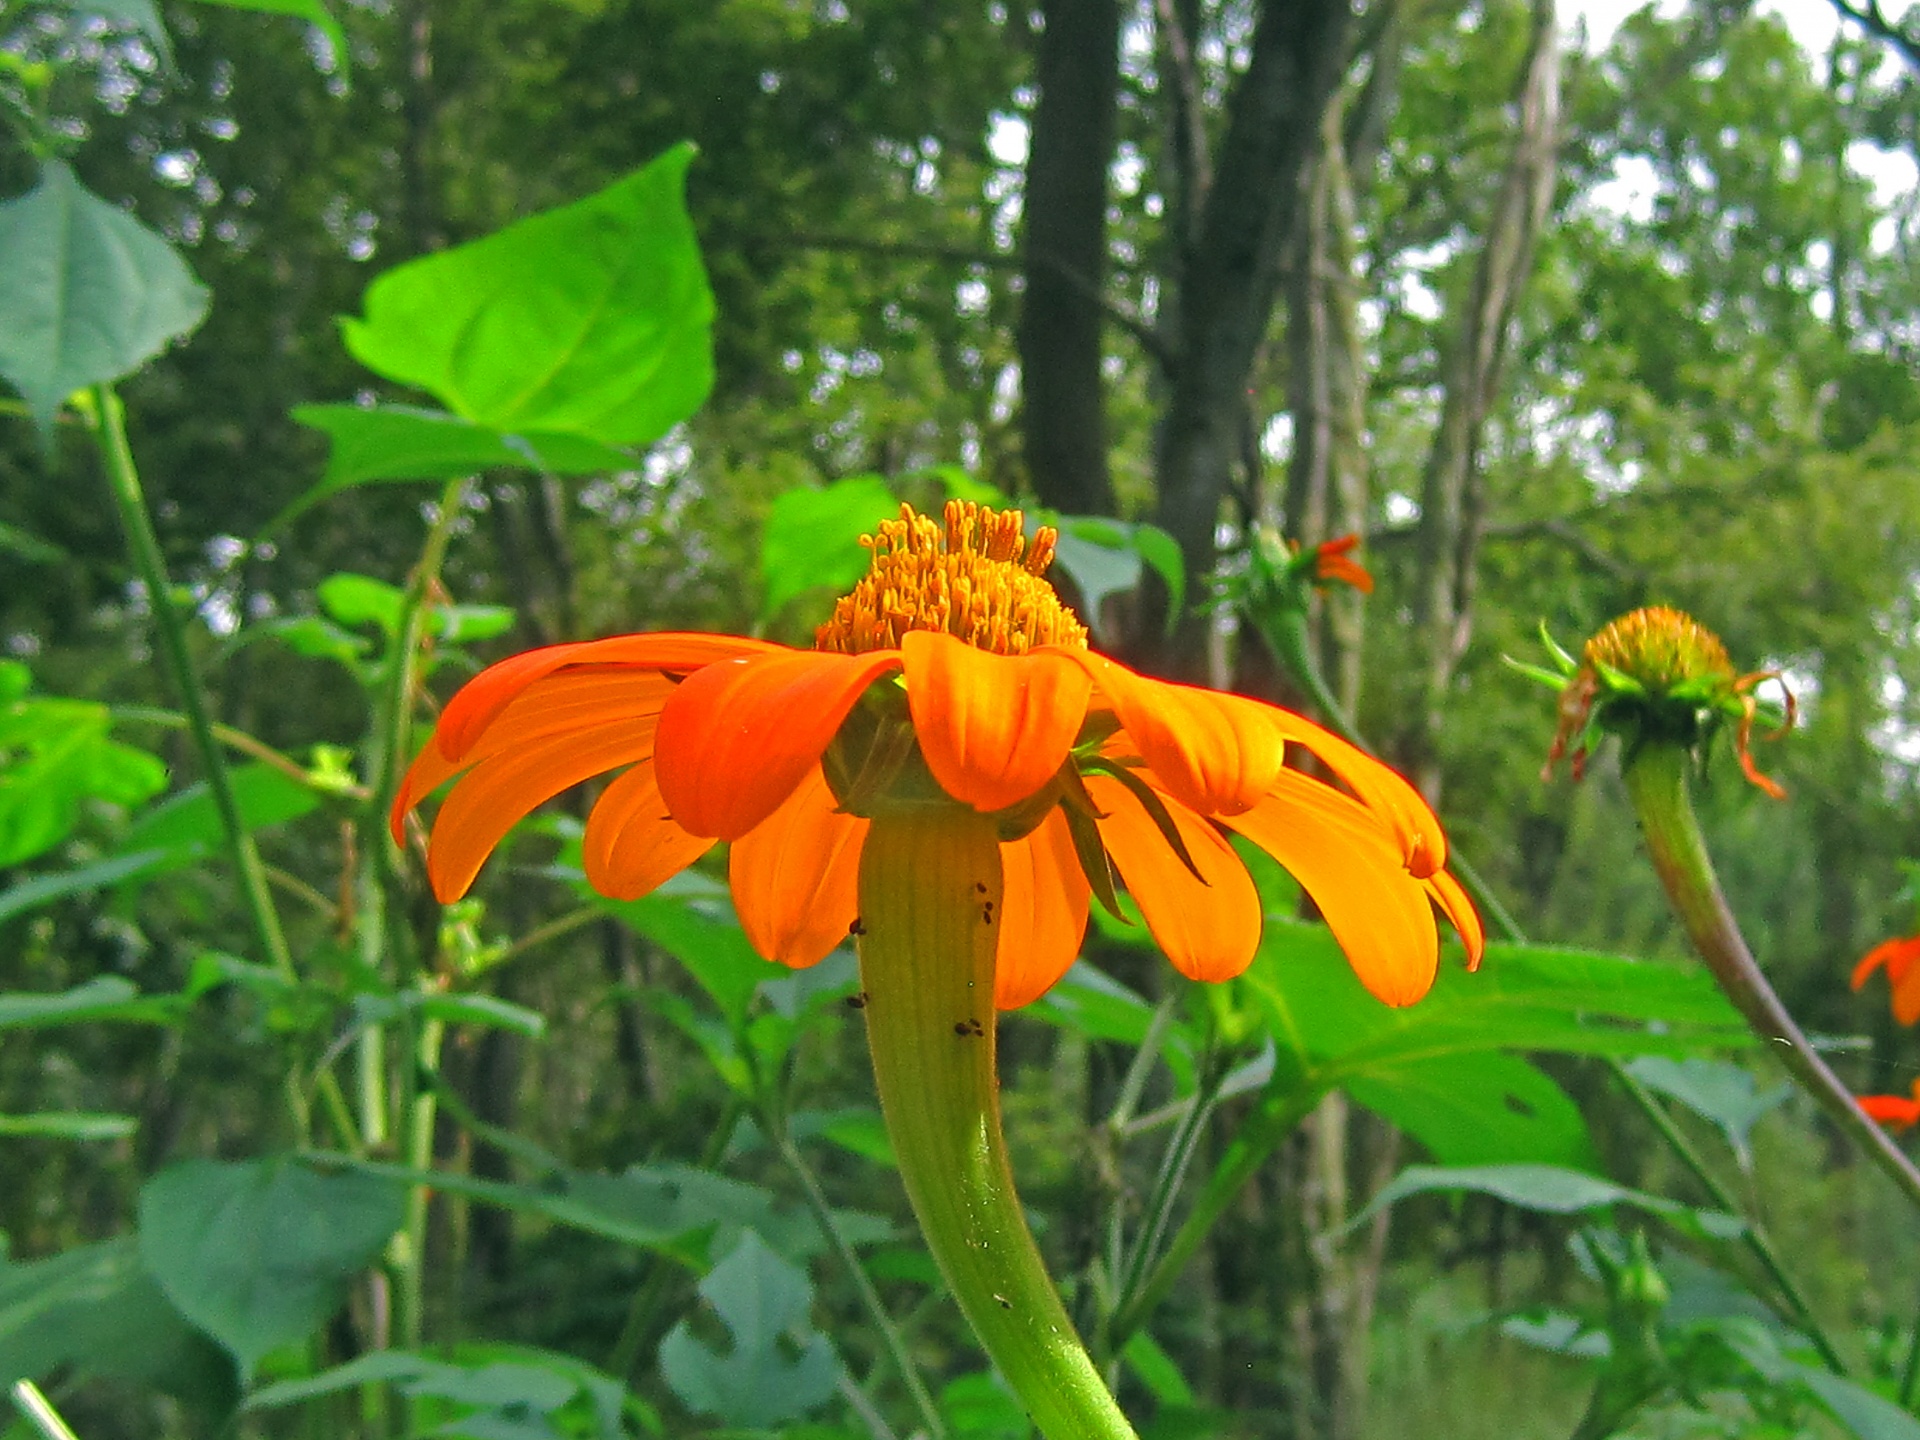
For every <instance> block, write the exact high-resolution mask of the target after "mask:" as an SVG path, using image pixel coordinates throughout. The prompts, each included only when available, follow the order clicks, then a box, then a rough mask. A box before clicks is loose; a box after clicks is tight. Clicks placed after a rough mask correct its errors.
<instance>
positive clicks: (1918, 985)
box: [1853, 935, 1920, 1025]
mask: <svg viewBox="0 0 1920 1440" xmlns="http://www.w3.org/2000/svg"><path fill="white" fill-rule="evenodd" d="M1883 965H1884V966H1886V968H1887V983H1888V984H1889V985H1891V986H1892V987H1893V1018H1894V1019H1896V1020H1898V1021H1899V1022H1900V1023H1901V1024H1902V1025H1911V1024H1913V1023H1914V1022H1915V1021H1916V1020H1920V935H1909V936H1908V937H1907V938H1906V939H1904V940H1885V941H1882V942H1881V943H1880V944H1878V945H1876V946H1874V947H1873V949H1871V950H1869V951H1868V952H1867V953H1866V955H1865V956H1864V957H1862V959H1861V961H1860V963H1859V964H1858V965H1856V966H1854V967H1853V988H1854V989H1856V990H1858V989H1860V988H1861V987H1862V986H1863V985H1865V984H1866V983H1867V977H1868V976H1870V975H1872V974H1873V972H1874V971H1876V970H1878V969H1879V968H1880V967H1881V966H1883Z"/></svg>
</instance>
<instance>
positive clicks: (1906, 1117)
mask: <svg viewBox="0 0 1920 1440" xmlns="http://www.w3.org/2000/svg"><path fill="white" fill-rule="evenodd" d="M1859 1099H1860V1108H1861V1109H1862V1110H1864V1111H1866V1112H1867V1114H1869V1115H1871V1116H1872V1117H1873V1118H1874V1119H1875V1120H1878V1121H1879V1122H1880V1123H1881V1124H1883V1125H1891V1126H1893V1127H1894V1128H1895V1129H1898V1130H1905V1129H1907V1128H1909V1127H1910V1126H1913V1125H1920V1085H1916V1086H1915V1087H1914V1091H1913V1096H1912V1098H1911V1099H1909V1098H1908V1097H1907V1096H1905V1095H1862V1096H1860V1097H1859Z"/></svg>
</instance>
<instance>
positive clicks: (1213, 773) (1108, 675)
mask: <svg viewBox="0 0 1920 1440" xmlns="http://www.w3.org/2000/svg"><path fill="white" fill-rule="evenodd" d="M1072 653H1073V654H1074V657H1075V659H1077V660H1078V661H1079V663H1080V664H1081V665H1082V666H1084V667H1085V668H1086V671H1087V673H1088V674H1089V675H1091V676H1092V677H1093V683H1094V684H1095V685H1097V686H1099V687H1100V692H1101V694H1103V695H1105V696H1106V697H1107V700H1108V701H1109V702H1110V703H1111V704H1112V706H1113V711H1114V714H1115V716H1116V717H1117V718H1118V719H1119V721H1120V726H1121V728H1122V729H1124V730H1125V731H1126V732H1127V736H1128V738H1129V739H1130V740H1131V741H1132V742H1133V744H1134V745H1135V746H1136V747H1137V748H1138V749H1139V751H1140V754H1141V756H1142V757H1143V758H1144V759H1145V760H1146V762H1147V764H1148V766H1149V767H1150V768H1151V769H1152V770H1153V773H1154V776H1155V778H1156V779H1158V780H1159V782H1160V783H1161V784H1162V785H1163V786H1165V788H1166V789H1167V790H1168V791H1169V792H1170V793H1171V794H1172V795H1173V796H1174V797H1175V798H1177V799H1178V800H1179V801H1180V802H1181V803H1182V804H1184V805H1186V806H1187V807H1188V808H1189V809H1191V810H1193V811H1196V812H1197V813H1199V814H1201V815H1237V814H1239V813H1240V812H1241V811H1243V810H1248V809H1251V808H1252V807H1253V806H1255V805H1257V804H1258V803H1259V802H1260V797H1261V796H1263V795H1265V794H1266V793H1267V788H1268V786H1269V785H1270V784H1271V783H1272V781H1273V777H1274V776H1275V775H1277V774H1279V772H1280V765H1281V762H1282V760H1283V759H1284V756H1285V748H1286V747H1285V745H1284V743H1283V741H1282V737H1281V732H1280V730H1279V729H1278V728H1277V727H1276V725H1275V724H1274V722H1273V717H1274V716H1276V715H1279V714H1281V713H1282V712H1280V711H1278V710H1275V709H1274V708H1273V706H1271V705H1263V704H1261V703H1260V702H1259V701H1258V700H1249V699H1248V698H1247V697H1246V696H1244V695H1228V694H1224V693H1222V692H1221V691H1218V690H1202V689H1199V688H1197V687H1195V686H1192V685H1174V684H1170V683H1169V682H1167V681H1165V680H1151V679H1148V678H1147V677H1146V676H1144V675H1136V674H1135V673H1134V672H1133V671H1131V670H1129V669H1127V668H1126V667H1125V666H1124V665H1117V664H1115V663H1114V662H1113V661H1111V660H1109V659H1107V658H1106V657H1105V656H1104V655H1095V654H1093V653H1092V652H1091V651H1078V652H1072Z"/></svg>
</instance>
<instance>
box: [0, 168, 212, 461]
mask: <svg viewBox="0 0 1920 1440" xmlns="http://www.w3.org/2000/svg"><path fill="white" fill-rule="evenodd" d="M0 255H4V256H6V257H7V260H6V277H5V282H4V284H0V379H5V380H6V381H8V382H9V383H10V384H12V385H13V386H14V387H15V388H16V389H18V390H19V392H20V393H21V395H22V396H23V397H25V399H26V402H27V408H28V409H29V410H30V411H31V412H32V414H33V418H34V420H35V421H36V422H37V423H38V424H39V426H40V428H41V430H42V432H43V433H50V432H51V429H52V426H53V417H54V414H55V412H57V411H58V410H59V408H60V402H61V401H62V400H64V399H66V397H67V396H69V395H71V394H72V393H73V392H74V391H75V390H78V389H81V388H82V387H83V386H87V385H97V384H99V383H101V382H102V381H109V380H118V379H120V377H121V376H123V375H130V374H132V373H133V372H134V371H135V370H138V369H139V368H140V367H141V366H142V365H143V364H145V363H146V362H147V361H148V360H150V359H151V358H152V357H153V356H155V355H157V354H159V353H160V351H161V350H162V349H164V348H165V347H166V346H167V344H168V343H169V342H171V341H174V340H177V339H179V338H180V337H181V336H183V335H187V334H190V333H191V332H192V331H193V330H195V329H196V328H198V326H199V324H200V322H201V320H203V319H204V318H205V317H206V313H207V300H208V294H207V288H206V287H205V286H204V285H202V284H201V283H200V282H199V281H198V280H196V279H194V278H193V273H192V272H191V271H190V270H188V269H187V266H186V262H185V261H183V260H182V259H181V258H180V257H179V255H178V254H176V253H175V252H174V249H173V247H172V246H171V245H169V244H168V243H167V242H166V241H165V240H164V239H162V238H161V237H160V236H159V235H157V234H155V233H154V232H153V231H151V230H149V229H148V228H147V227H146V226H145V225H142V224H141V223H140V222H139V221H138V220H136V219H134V218H133V216H131V215H129V214H127V213H126V211H124V210H122V209H120V208H119V207H118V206H115V205H110V204H108V203H107V202H106V201H105V200H102V199H101V198H100V197H99V196H98V195H95V194H94V193H93V192H92V191H90V190H88V189H87V188H86V187H85V186H84V185H82V184H81V183H80V181H79V179H78V178H77V177H76V176H75V175H74V173H73V171H72V170H70V169H68V168H67V166H66V165H65V164H64V163H62V162H61V161H58V160H49V161H48V162H46V165H45V167H44V168H43V169H42V171H41V175H40V183H39V185H37V186H36V187H35V188H34V189H32V190H29V191H28V192H27V193H26V194H25V195H22V196H19V197H18V198H17V199H13V200H9V201H7V202H6V203H4V204H0Z"/></svg>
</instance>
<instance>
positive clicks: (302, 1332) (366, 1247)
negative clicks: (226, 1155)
mask: <svg viewBox="0 0 1920 1440" xmlns="http://www.w3.org/2000/svg"><path fill="white" fill-rule="evenodd" d="M404 1195H405V1192H404V1191H403V1190H402V1189H401V1187H400V1186H398V1185H395V1184H393V1183H392V1182H391V1181H388V1180H385V1179H382V1178H380V1177H378V1176H372V1175H365V1174H357V1173H354V1172H352V1171H343V1172H332V1171H329V1170H324V1169H319V1168H316V1167H315V1166H314V1165H312V1164H309V1163H307V1162H303V1161H300V1160H296V1159H291V1158H279V1159H267V1160H251V1161H243V1162H222V1161H215V1160H189V1161H185V1162H183V1163H181V1164H178V1165H174V1166H171V1167H169V1168H168V1169H166V1170H162V1171H161V1172H160V1173H159V1174H157V1175H155V1176H154V1177H153V1178H152V1179H151V1180H149V1181H148V1182H147V1183H146V1184H145V1185H144V1186H143V1187H142V1188H141V1191H140V1258H141V1260H142V1261H143V1262H144V1263H145V1265H146V1267H147V1269H148V1271H149V1272H150V1273H151V1274H152V1275H153V1278H154V1279H155V1280H156V1281H157V1282H158V1283H159V1286H160V1288H161V1290H163V1291H164V1292H165V1293H166V1296H167V1299H168V1300H170V1301H172V1302H173V1304H174V1305H175V1306H176V1307H177V1308H178V1309H179V1311H180V1313H181V1314H182V1315H184V1316H186V1317H187V1319H189V1320H191V1321H192V1322H193V1323H194V1324H195V1325H197V1326H199V1327H200V1328H201V1329H202V1330H204V1331H205V1332H206V1333H207V1334H209V1335H211V1336H212V1337H213V1338H214V1339H215V1340H218V1341H219V1342H220V1343H221V1344H222V1345H224V1346H225V1347H226V1349H227V1351H228V1353H229V1354H231V1355H232V1356H233V1358H234V1362H235V1364H236V1365H238V1366H239V1369H240V1372H241V1374H242V1375H250V1374H251V1373H252V1372H253V1369H254V1367H255V1366H256V1365H257V1364H258V1363H259V1362H260V1359H261V1357H262V1356H264V1355H266V1354H267V1353H268V1352H269V1351H272V1350H276V1349H278V1348H279V1347H280V1346H282V1345H287V1344H291V1343H293V1342H294V1341H297V1340H303V1339H305V1338H306V1337H307V1336H308V1335H310V1334H312V1333H313V1331H314V1330H315V1329H316V1328H317V1327H318V1326H319V1325H320V1324H321V1322H322V1321H324V1320H326V1319H327V1318H328V1317H329V1316H331V1315H332V1314H333V1313H334V1312H335V1311H336V1310H338V1309H339V1308H340V1303H341V1301H342V1300H343V1299H344V1298H345V1295H346V1287H347V1283H348V1281H350V1280H351V1279H352V1278H353V1277H354V1276H355V1275H357V1274H358V1273H359V1272H360V1271H362V1270H364V1269H365V1268H366V1267H367V1266H368V1265H369V1264H370V1263H371V1262H372V1261H373V1259H374V1257H375V1256H377V1255H378V1254H379V1253H380V1250H381V1247H382V1246H384V1245H385V1244H386V1242H387V1239H388V1237H389V1236H391V1235H392V1234H393V1232H394V1231H395V1230H397V1229H399V1228H400V1223H401V1220H402V1218H403V1202H404Z"/></svg>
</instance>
